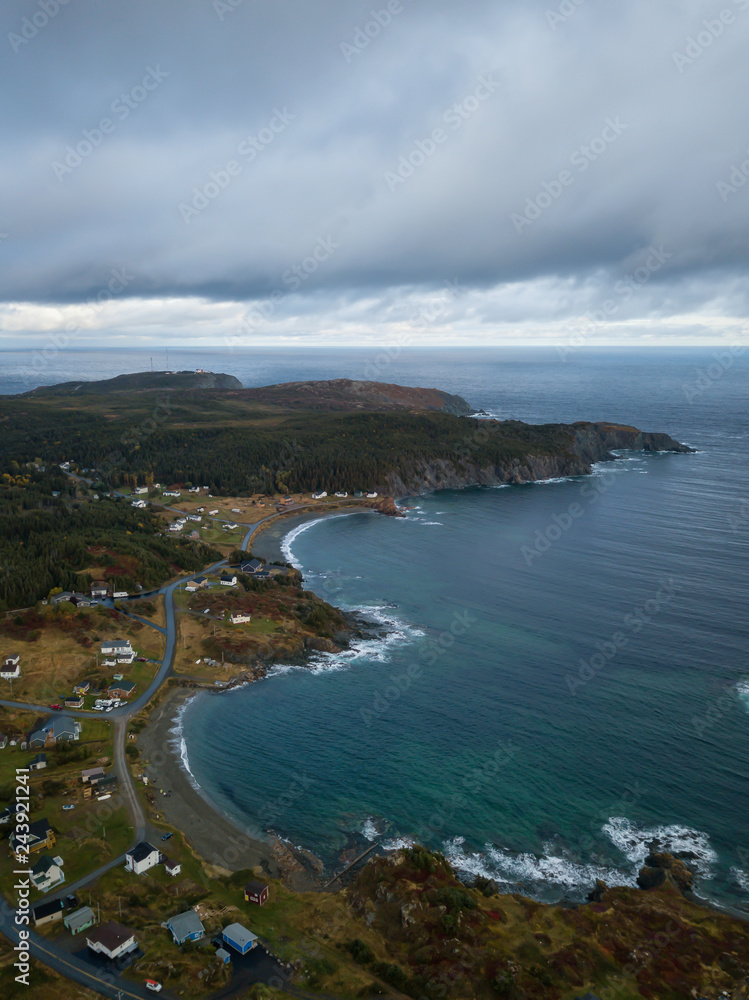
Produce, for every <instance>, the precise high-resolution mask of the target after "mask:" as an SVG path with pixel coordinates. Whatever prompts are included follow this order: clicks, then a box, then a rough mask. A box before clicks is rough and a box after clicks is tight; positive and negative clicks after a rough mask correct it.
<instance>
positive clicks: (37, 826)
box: [29, 819, 52, 840]
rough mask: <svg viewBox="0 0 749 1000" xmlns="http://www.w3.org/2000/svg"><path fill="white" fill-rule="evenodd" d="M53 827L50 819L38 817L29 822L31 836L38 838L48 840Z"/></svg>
mask: <svg viewBox="0 0 749 1000" xmlns="http://www.w3.org/2000/svg"><path fill="white" fill-rule="evenodd" d="M51 829H52V827H51V826H50V824H49V820H48V819H36V820H34V822H33V823H29V836H30V837H36V839H37V840H46V839H47V836H48V835H49V831H50V830H51Z"/></svg>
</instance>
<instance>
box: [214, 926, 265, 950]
mask: <svg viewBox="0 0 749 1000" xmlns="http://www.w3.org/2000/svg"><path fill="white" fill-rule="evenodd" d="M222 937H223V939H224V941H225V942H226V943H227V944H228V945H231V947H232V948H233V949H234V950H235V951H238V952H239V954H240V955H246V954H247V952H248V951H251V950H252V948H254V947H255V945H256V944H257V934H253V933H252V931H248V930H247V928H246V927H243V926H242V925H241V924H229V926H228V927H224V931H223V934H222Z"/></svg>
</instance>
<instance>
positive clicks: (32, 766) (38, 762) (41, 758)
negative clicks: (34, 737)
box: [29, 753, 47, 771]
mask: <svg viewBox="0 0 749 1000" xmlns="http://www.w3.org/2000/svg"><path fill="white" fill-rule="evenodd" d="M46 766H47V755H46V753H38V754H37V755H36V757H34V759H33V760H32V761H31V762H30V763H29V771H41V770H42V769H43V768H45V767H46Z"/></svg>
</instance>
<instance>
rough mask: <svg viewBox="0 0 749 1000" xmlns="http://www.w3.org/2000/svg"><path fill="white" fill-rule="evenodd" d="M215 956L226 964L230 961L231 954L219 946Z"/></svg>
mask: <svg viewBox="0 0 749 1000" xmlns="http://www.w3.org/2000/svg"><path fill="white" fill-rule="evenodd" d="M216 958H218V959H219V960H220V961H221V962H223V963H224V965H228V964H229V962H230V961H231V955H230V954H229V952H228V951H227V950H226V948H219V949H218V950H217V951H216Z"/></svg>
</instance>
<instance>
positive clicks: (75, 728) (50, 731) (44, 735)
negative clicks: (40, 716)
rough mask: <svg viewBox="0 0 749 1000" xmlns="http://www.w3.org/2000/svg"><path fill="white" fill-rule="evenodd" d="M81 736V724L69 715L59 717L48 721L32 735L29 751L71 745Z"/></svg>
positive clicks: (29, 740) (29, 741)
mask: <svg viewBox="0 0 749 1000" xmlns="http://www.w3.org/2000/svg"><path fill="white" fill-rule="evenodd" d="M80 735H81V724H80V722H78V721H77V720H75V719H71V717H70V716H69V715H57V716H55V717H54V718H52V719H47V721H46V722H45V723H44V725H43V726H42V727H41V728H40V729H37V730H36V731H35V732H33V733H31V735H30V736H29V739H28V748H29V750H38V749H39V748H40V747H49V746H55V744H57V743H69V742H70V741H71V740H77V739H78V738H79V736H80Z"/></svg>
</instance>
